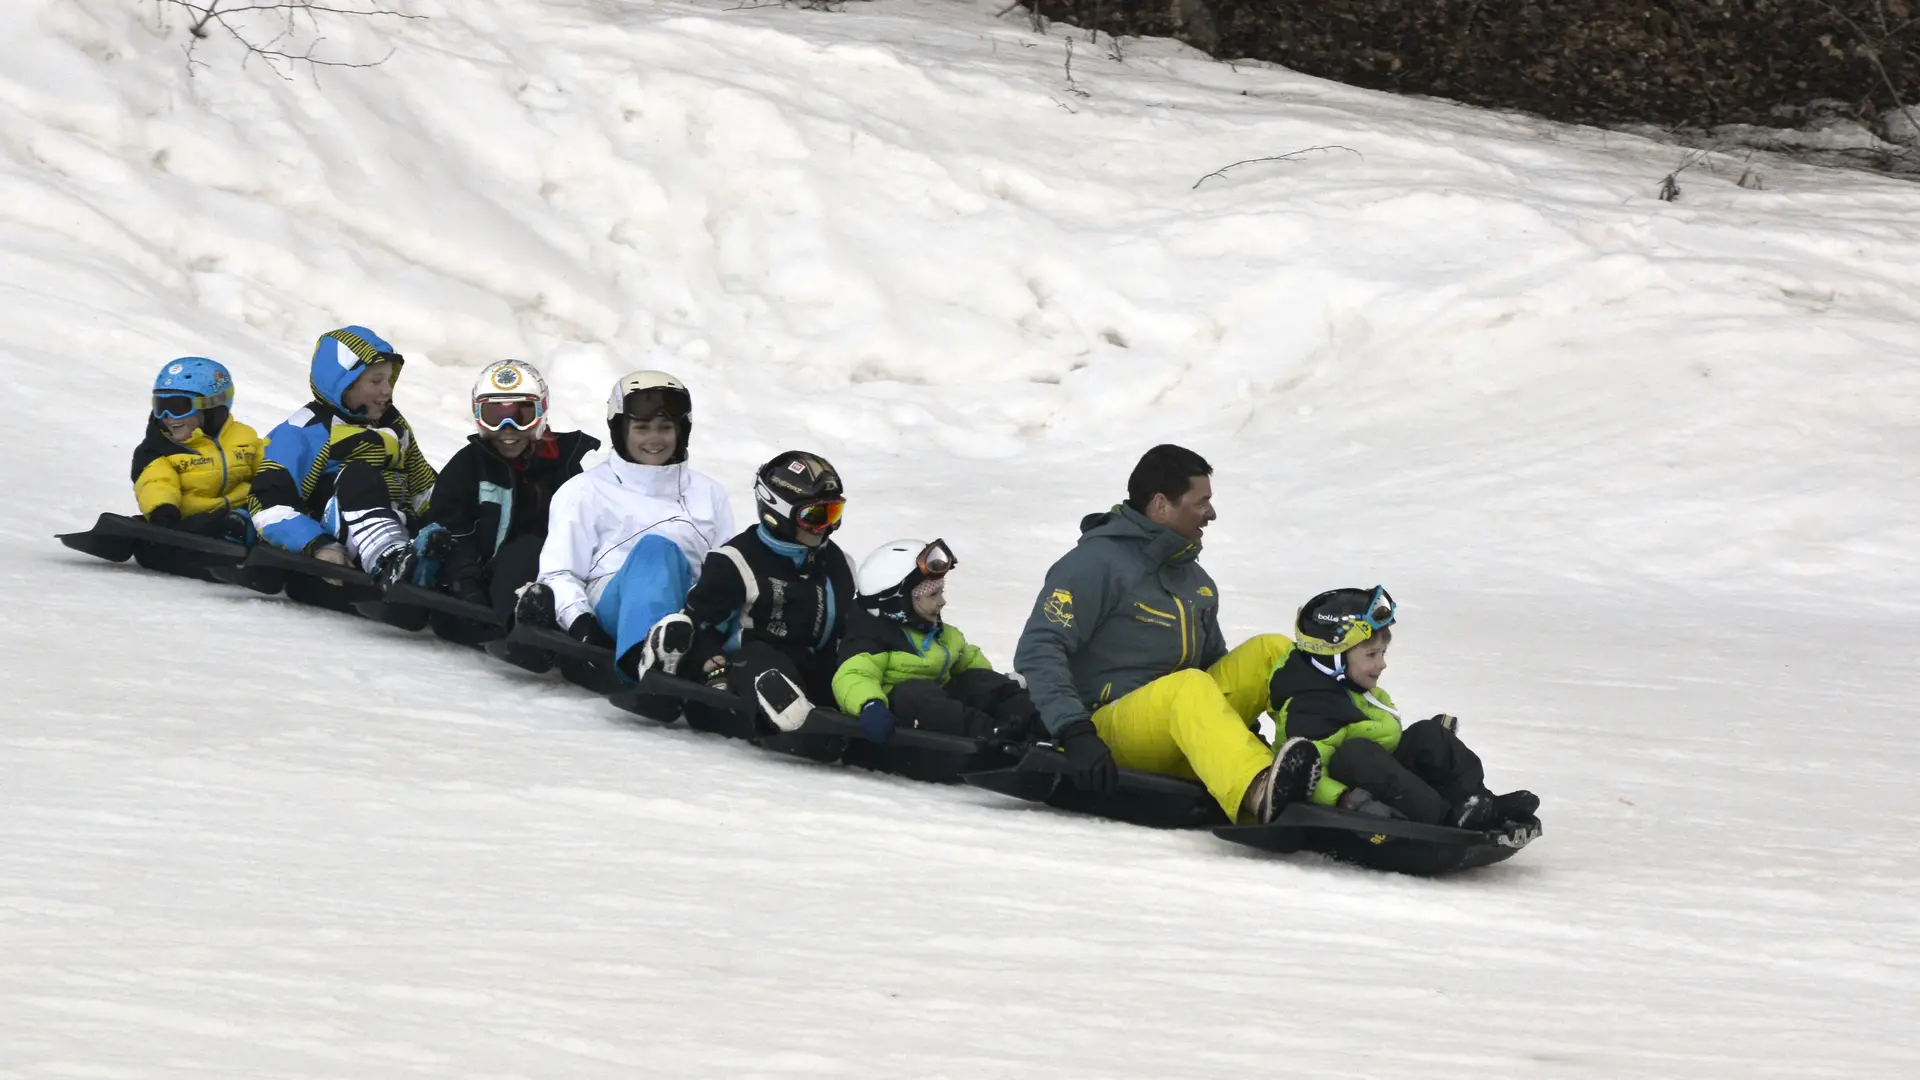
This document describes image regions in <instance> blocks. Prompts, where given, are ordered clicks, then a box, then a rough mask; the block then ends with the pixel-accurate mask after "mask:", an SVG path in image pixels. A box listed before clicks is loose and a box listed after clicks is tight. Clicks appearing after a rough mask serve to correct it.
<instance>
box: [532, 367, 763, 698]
mask: <svg viewBox="0 0 1920 1080" xmlns="http://www.w3.org/2000/svg"><path fill="white" fill-rule="evenodd" d="M692 416H693V402H692V398H691V396H690V395H689V394H688V392H687V388H686V386H685V384H683V383H681V381H680V380H679V379H676V378H674V377H673V376H672V375H669V374H667V373H666V372H664V371H635V372H631V373H629V374H627V375H625V376H622V377H621V379H620V381H619V382H616V383H615V384H614V386H613V389H612V391H611V392H609V394H608V395H607V436H608V437H609V438H610V439H612V440H613V451H614V452H613V456H612V457H609V458H608V459H607V460H606V461H603V462H601V463H600V464H599V465H596V466H594V467H593V468H591V469H588V470H587V471H585V472H583V473H581V474H580V475H578V476H576V477H574V478H573V479H571V480H569V481H567V482H566V483H565V484H562V485H561V486H560V490H558V491H556V492H555V493H554V496H553V509H552V512H551V514H550V517H549V520H548V525H547V539H546V542H545V543H544V544H543V545H541V548H540V577H539V579H538V580H537V581H535V582H534V583H533V584H531V585H529V586H527V587H526V588H525V589H523V590H521V593H520V597H519V600H518V601H517V602H516V604H515V607H514V618H515V619H517V620H519V621H522V622H527V623H530V624H532V625H535V626H558V627H559V628H561V629H563V630H565V631H566V632H567V633H568V634H570V635H572V636H573V637H575V638H578V639H579V640H581V641H587V642H592V643H595V644H599V645H604V646H606V647H608V648H610V649H612V650H613V653H614V659H615V663H616V666H618V667H619V668H620V670H621V671H622V672H624V673H625V674H626V675H627V676H628V677H630V678H631V677H635V676H636V675H637V671H638V668H639V665H640V664H641V662H642V657H643V656H644V655H645V653H646V644H647V640H648V634H649V632H650V631H651V630H652V629H653V628H654V626H655V625H656V624H658V623H659V622H660V621H661V619H662V618H663V617H665V616H669V615H672V614H674V613H677V612H678V611H679V610H680V606H681V605H682V604H683V603H685V601H686V596H687V590H688V589H689V588H691V587H692V585H693V582H694V581H695V580H696V579H697V578H698V576H699V573H700V567H701V565H702V562H703V560H705V559H706V557H707V553H708V552H710V551H712V550H713V548H714V545H716V544H718V543H720V542H721V540H722V539H724V538H725V537H726V536H727V535H728V534H730V533H732V532H733V510H732V507H731V506H730V505H729V503H728V500H727V493H726V490H725V489H724V488H722V487H721V486H720V484H719V482H718V481H716V480H714V479H713V478H712V477H710V476H707V475H706V474H704V473H700V472H696V471H694V470H693V468H691V467H690V466H689V465H688V464H687V439H688V436H689V435H690V434H691V432H692V429H693V420H692Z"/></svg>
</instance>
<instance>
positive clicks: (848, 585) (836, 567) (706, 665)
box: [646, 450, 854, 730]
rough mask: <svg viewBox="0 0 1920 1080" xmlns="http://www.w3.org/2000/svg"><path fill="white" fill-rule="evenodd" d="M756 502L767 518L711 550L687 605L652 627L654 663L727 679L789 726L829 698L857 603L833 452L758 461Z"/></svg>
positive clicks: (650, 660) (673, 671)
mask: <svg viewBox="0 0 1920 1080" xmlns="http://www.w3.org/2000/svg"><path fill="white" fill-rule="evenodd" d="M753 501H754V505H755V509H756V510H757V512H758V516H759V521H757V522H756V523H755V524H754V526H753V527H752V528H750V529H747V530H746V531H745V532H742V533H741V534H740V535H738V536H736V537H734V538H733V539H731V540H728V541H727V542H726V543H724V544H721V545H720V546H719V547H717V548H715V549H714V550H713V551H712V552H711V553H710V554H708V555H707V560H706V563H705V565H703V566H702V567H701V569H700V581H699V583H698V584H697V585H695V586H694V587H693V591H692V592H690V593H688V594H687V606H686V611H685V612H684V614H682V615H679V616H675V617H670V618H669V619H666V620H662V623H661V625H660V626H658V627H656V628H655V632H654V633H653V635H651V637H650V639H649V649H648V656H647V661H646V662H647V666H648V667H651V668H654V669H657V670H660V671H663V672H665V673H667V674H670V675H681V676H686V677H696V678H699V677H704V678H705V679H706V680H707V681H708V682H709V683H713V682H717V681H724V682H725V684H726V686H727V688H728V689H730V690H732V691H733V692H734V693H736V694H739V695H741V696H742V697H745V698H747V699H748V700H750V701H754V702H756V703H757V704H758V705H759V708H760V711H761V714H762V716H763V718H764V719H765V720H766V721H767V722H769V723H771V724H772V725H773V726H774V727H776V728H779V729H781V730H792V729H793V728H796V727H798V726H799V725H800V724H801V723H803V722H804V721H805V720H806V717H807V713H808V712H809V711H811V710H812V708H813V707H814V706H815V705H816V704H819V705H831V704H832V702H833V673H834V670H835V667H836V665H837V661H838V649H839V644H840V639H841V637H842V636H843V635H844V634H845V633H846V626H847V613H848V611H850V610H851V609H852V608H853V604H854V579H853V568H852V567H851V566H850V565H848V563H847V557H846V555H845V554H844V553H842V552H841V550H840V548H839V547H838V546H836V545H835V544H834V542H833V541H832V540H831V539H829V537H830V536H832V534H833V532H834V530H835V529H838V528H839V527H840V515H841V512H842V511H843V510H844V509H845V507H846V489H845V487H844V486H843V485H842V484H841V482H840V474H839V473H838V472H837V471H835V470H834V467H833V466H832V465H831V464H829V463H828V462H827V460H826V459H825V458H823V457H820V456H819V455H818V454H810V453H808V452H806V451H804V450H789V451H787V452H786V453H784V454H781V455H780V456H778V457H776V458H774V459H773V460H772V461H769V462H767V463H766V464H765V465H762V466H761V467H760V470H759V472H758V473H757V474H756V475H755V477H754V482H753Z"/></svg>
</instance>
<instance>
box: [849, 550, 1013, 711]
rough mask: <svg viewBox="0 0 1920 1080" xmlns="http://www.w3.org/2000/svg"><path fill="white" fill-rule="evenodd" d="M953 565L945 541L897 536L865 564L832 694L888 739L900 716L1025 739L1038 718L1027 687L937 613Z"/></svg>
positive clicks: (950, 552)
mask: <svg viewBox="0 0 1920 1080" xmlns="http://www.w3.org/2000/svg"><path fill="white" fill-rule="evenodd" d="M955 565H957V563H956V562H955V560H954V557H953V551H952V550H951V549H950V548H948V547H947V545H946V543H945V542H943V541H940V540H935V541H934V542H933V543H931V544H926V543H922V542H920V541H918V540H895V541H893V542H892V543H889V544H884V545H882V546H881V547H880V549H879V550H877V551H875V552H874V553H873V554H871V555H869V556H867V558H866V560H865V561H864V562H862V563H861V564H860V570H859V573H858V575H857V578H858V582H857V583H858V586H859V589H860V595H859V597H858V598H857V604H858V606H857V607H856V608H855V610H853V611H852V612H850V613H849V615H848V619H847V633H846V637H844V638H842V639H841V643H840V668H839V670H838V671H836V672H835V673H834V676H833V696H834V699H835V701H837V702H838V703H839V705H840V708H841V709H842V710H843V711H844V712H846V713H848V714H849V715H852V716H857V717H859V718H860V727H861V730H862V734H863V735H864V736H865V737H866V738H867V739H868V740H869V741H872V742H885V741H887V739H888V738H889V737H891V736H892V734H893V729H894V726H895V724H904V725H906V726H907V727H910V728H914V729H916V730H920V731H933V732H938V733H940V734H943V735H962V736H966V737H968V738H985V739H995V740H999V741H1004V742H1025V741H1026V740H1027V737H1028V733H1029V731H1030V730H1032V728H1033V725H1034V724H1036V723H1037V722H1038V720H1039V717H1038V714H1037V713H1035V711H1034V708H1033V702H1032V701H1030V700H1029V699H1028V698H1027V691H1026V687H1025V686H1023V685H1021V684H1020V683H1019V682H1016V681H1015V680H1014V679H1013V678H1011V677H1009V676H1006V675H1002V674H1000V673H999V672H997V671H995V670H993V665H992V664H989V663H988V662H987V658H986V657H985V656H983V655H981V652H980V650H979V649H977V648H975V647H973V646H972V645H969V644H967V639H966V638H965V637H963V636H961V634H960V631H959V629H957V628H956V627H953V626H949V625H947V624H946V623H943V622H942V621H941V620H940V612H941V611H942V610H943V609H944V608H945V607H946V606H947V596H946V579H947V573H948V571H950V570H952V569H953V568H954V566H955Z"/></svg>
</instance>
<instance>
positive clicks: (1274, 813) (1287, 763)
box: [1240, 739, 1320, 825]
mask: <svg viewBox="0 0 1920 1080" xmlns="http://www.w3.org/2000/svg"><path fill="white" fill-rule="evenodd" d="M1319 786H1320V748H1319V747H1317V746H1315V745H1313V744H1312V743H1311V742H1308V741H1307V740H1306V739H1288V740H1287V741H1286V742H1283V743H1281V744H1280V746H1279V748H1278V749H1276V750H1274V752H1273V764H1271V765H1269V766H1267V767H1266V768H1264V769H1261V770H1260V771H1259V772H1258V773H1255V774H1254V777H1253V783H1251V784H1248V785H1247V794H1246V796H1245V797H1244V798H1242V799H1241V800H1240V801H1241V807H1242V811H1241V815H1240V816H1241V817H1242V818H1249V819H1251V820H1252V821H1253V822H1256V823H1258V824H1261V825H1265V824H1267V823H1268V822H1270V821H1272V820H1273V819H1274V818H1277V817H1279V816H1280V812H1281V811H1282V810H1285V809H1286V808H1287V804H1288V803H1296V802H1302V801H1304V800H1306V799H1308V798H1310V797H1311V796H1312V795H1313V789H1314V788H1316V787H1319Z"/></svg>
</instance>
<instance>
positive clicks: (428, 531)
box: [413, 524, 453, 559]
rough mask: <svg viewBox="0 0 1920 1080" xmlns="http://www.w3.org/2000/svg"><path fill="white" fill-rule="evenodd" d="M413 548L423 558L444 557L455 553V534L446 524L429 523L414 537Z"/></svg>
mask: <svg viewBox="0 0 1920 1080" xmlns="http://www.w3.org/2000/svg"><path fill="white" fill-rule="evenodd" d="M413 550H414V551H416V552H418V553H419V555H420V557H421V558H423V559H444V558H446V557H447V556H448V555H451V554H452V553H453V534H452V533H450V532H448V531H447V527H446V526H445V525H440V524H433V525H429V526H427V527H426V528H424V529H421V530H420V535H418V536H416V537H414V538H413Z"/></svg>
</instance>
